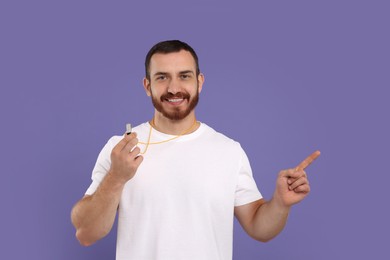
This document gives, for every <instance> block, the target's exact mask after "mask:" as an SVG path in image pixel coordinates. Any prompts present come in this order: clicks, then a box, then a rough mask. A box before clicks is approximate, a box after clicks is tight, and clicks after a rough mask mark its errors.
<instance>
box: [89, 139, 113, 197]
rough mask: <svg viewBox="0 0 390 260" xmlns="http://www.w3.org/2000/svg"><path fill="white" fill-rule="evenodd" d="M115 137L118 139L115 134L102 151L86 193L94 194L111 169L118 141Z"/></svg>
mask: <svg viewBox="0 0 390 260" xmlns="http://www.w3.org/2000/svg"><path fill="white" fill-rule="evenodd" d="M115 139H117V138H115V136H114V137H112V138H110V139H109V140H108V142H107V143H106V145H105V146H104V147H103V149H102V150H101V151H100V153H99V156H98V158H97V160H96V164H95V167H94V168H93V170H92V177H91V179H92V183H91V185H90V186H89V188H88V189H87V191H86V192H85V195H92V194H93V193H94V192H95V191H96V189H97V188H98V187H99V185H100V183H101V182H102V180H103V179H104V177H105V176H106V174H107V173H108V171H109V170H110V167H111V151H112V149H113V148H114V146H115V145H116V143H117V142H115V141H116V140H115Z"/></svg>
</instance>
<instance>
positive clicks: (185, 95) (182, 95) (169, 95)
mask: <svg viewBox="0 0 390 260" xmlns="http://www.w3.org/2000/svg"><path fill="white" fill-rule="evenodd" d="M174 98H182V99H187V100H189V99H190V94H188V93H183V92H177V93H176V94H172V93H166V94H164V95H162V96H161V97H160V99H161V101H164V100H166V99H174Z"/></svg>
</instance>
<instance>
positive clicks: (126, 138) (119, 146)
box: [113, 133, 137, 152]
mask: <svg viewBox="0 0 390 260" xmlns="http://www.w3.org/2000/svg"><path fill="white" fill-rule="evenodd" d="M136 136H137V134H136V133H131V134H130V135H126V134H125V135H124V136H123V138H122V140H120V141H119V142H118V143H117V144H116V145H115V147H114V148H113V150H116V151H117V152H120V151H122V150H123V148H124V147H125V146H126V145H127V143H128V142H129V141H130V140H131V139H133V138H135V137H136Z"/></svg>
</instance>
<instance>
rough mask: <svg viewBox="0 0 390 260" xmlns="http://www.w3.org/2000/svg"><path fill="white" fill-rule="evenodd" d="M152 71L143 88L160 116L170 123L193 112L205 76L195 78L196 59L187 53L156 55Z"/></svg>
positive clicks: (152, 59)
mask: <svg viewBox="0 0 390 260" xmlns="http://www.w3.org/2000/svg"><path fill="white" fill-rule="evenodd" d="M149 71H150V80H148V79H146V78H145V79H144V87H145V90H146V93H147V94H148V96H151V97H152V103H153V105H154V107H155V109H156V111H157V112H158V113H161V114H162V115H163V116H164V117H166V118H168V119H171V120H182V119H184V118H186V117H187V116H189V115H190V114H192V113H194V108H195V107H196V105H197V103H198V100H199V93H200V91H201V90H202V86H203V81H204V77H203V74H199V75H198V76H196V65H195V60H194V58H193V57H192V55H191V54H190V53H189V52H188V51H184V50H182V51H180V52H174V53H168V54H161V53H157V54H154V55H153V56H152V58H151V60H150V66H149Z"/></svg>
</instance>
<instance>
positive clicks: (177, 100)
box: [167, 98, 184, 103]
mask: <svg viewBox="0 0 390 260" xmlns="http://www.w3.org/2000/svg"><path fill="white" fill-rule="evenodd" d="M167 100H168V102H171V103H179V102H181V101H183V100H184V99H182V98H172V99H167Z"/></svg>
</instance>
